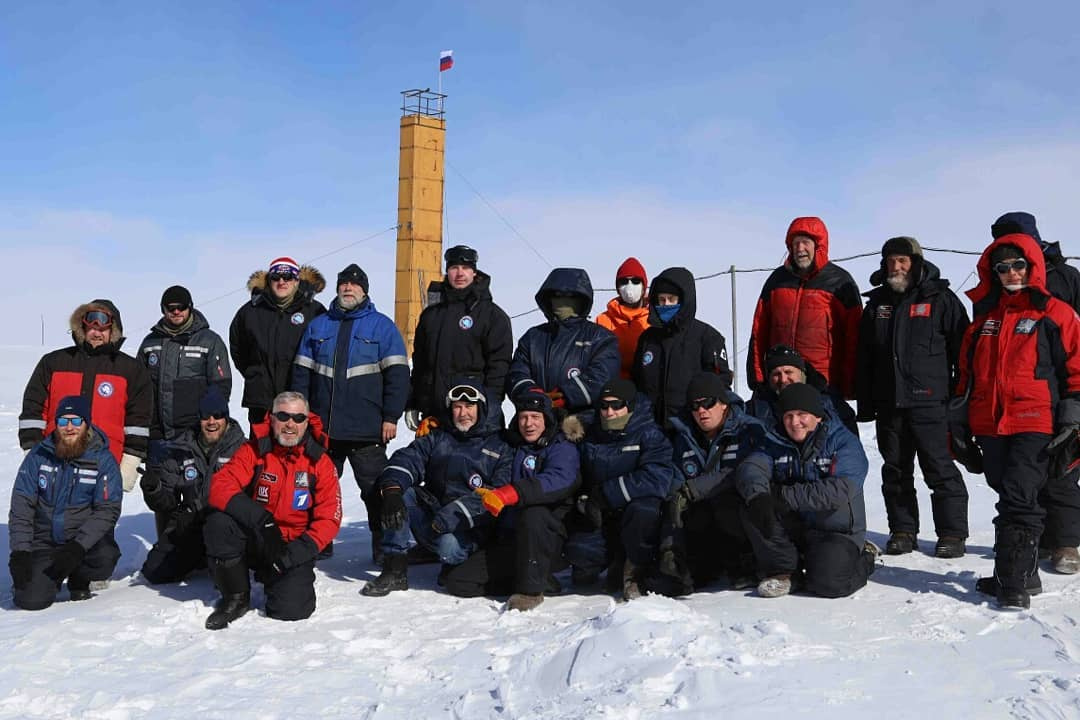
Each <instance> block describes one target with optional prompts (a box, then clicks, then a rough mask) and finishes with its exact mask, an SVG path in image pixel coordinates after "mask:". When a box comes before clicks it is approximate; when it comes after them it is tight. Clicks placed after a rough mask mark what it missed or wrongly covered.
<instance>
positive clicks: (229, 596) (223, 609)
mask: <svg viewBox="0 0 1080 720" xmlns="http://www.w3.org/2000/svg"><path fill="white" fill-rule="evenodd" d="M210 572H211V574H213V576H214V584H215V585H217V588H218V590H220V591H221V599H220V600H218V601H217V604H216V605H214V612H212V613H210V617H208V618H206V629H207V630H222V629H224V628H226V627H228V625H229V623H231V622H232V621H233V620H236V619H238V618H241V617H243V616H244V614H245V613H247V611H248V610H250V609H251V580H250V578H249V577H248V567H247V563H245V562H244V560H243V558H236V559H233V560H218V559H216V558H215V559H211V560H210Z"/></svg>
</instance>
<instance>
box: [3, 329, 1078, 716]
mask: <svg viewBox="0 0 1080 720" xmlns="http://www.w3.org/2000/svg"><path fill="white" fill-rule="evenodd" d="M40 353H41V350H40V348H4V353H3V354H2V355H0V377H2V378H4V379H3V380H0V437H5V438H8V440H7V441H6V442H5V443H4V444H3V449H2V450H0V477H2V478H3V479H2V480H0V488H2V491H3V495H4V496H5V497H6V496H8V495H9V492H10V490H9V488H10V485H11V481H12V478H13V477H14V475H15V472H16V469H17V467H18V464H19V462H20V461H21V459H22V453H21V452H20V451H19V450H18V448H17V446H16V442H15V436H16V427H17V422H16V421H17V417H18V412H19V407H20V403H21V397H22V390H23V386H24V383H25V381H26V378H27V377H28V376H29V374H30V371H31V370H32V368H33V365H34V363H35V362H36V361H37V358H38V357H39V355H40ZM235 409H236V410H239V408H238V407H237V408H235ZM863 442H864V444H865V445H866V447H867V451H868V454H869V455H870V458H871V475H870V478H869V480H868V482H867V493H866V495H867V504H868V507H867V511H868V515H869V520H870V528H871V533H870V537H871V538H872V539H874V540H875V541H877V542H878V543H879V544H883V542H884V533H885V530H886V523H885V520H884V517H885V516H884V510H883V507H882V503H881V497H880V493H879V491H878V479H877V478H878V475H877V473H878V467H879V465H880V459H879V458H878V457H877V453H876V450H875V449H874V442H873V430H872V427H870V426H868V425H864V426H863ZM968 480H969V488H970V492H971V523H972V537H971V539H970V540H969V545H968V549H969V554H968V555H967V557H965V558H963V559H961V560H957V561H946V560H938V559H936V558H933V557H930V556H929V555H927V554H926V553H927V552H928V551H931V550H932V547H933V537H932V535H933V533H932V530H930V529H928V530H927V531H926V532H925V533H924V536H925V538H926V540H924V542H923V547H922V552H919V553H915V554H912V555H908V556H903V557H900V558H887V559H885V561H884V564H883V565H882V566H880V567H879V568H878V570H877V572H876V573H875V574H874V575H873V577H872V578H871V581H870V584H869V586H867V587H866V588H864V589H863V590H861V591H860V592H858V593H856V594H855V595H854V596H853V597H850V598H846V599H840V600H822V599H818V598H813V597H806V596H790V597H784V598H779V599H775V600H765V599H761V598H757V597H754V596H753V594H752V593H749V592H746V591H737V592H736V591H731V590H725V589H723V588H721V587H716V588H712V589H710V590H709V591H706V592H702V593H699V594H697V595H694V596H692V597H690V598H687V599H684V600H671V599H667V598H662V597H646V598H643V599H641V600H639V601H635V602H632V603H629V604H620V603H616V602H615V601H614V600H612V599H611V598H610V597H608V596H606V595H602V594H592V595H584V596H583V595H563V596H561V597H555V598H550V599H548V600H547V601H546V602H544V604H543V605H541V606H540V608H538V609H537V610H536V611H534V612H531V613H527V614H522V613H517V612H511V613H507V612H503V607H502V602H500V601H499V600H492V599H479V600H459V599H455V598H452V597H449V596H447V595H445V594H443V593H441V592H439V591H438V590H437V589H436V586H435V574H436V567H435V566H419V567H413V568H412V569H411V570H410V583H411V585H412V587H413V589H411V590H410V591H408V592H406V593H394V594H393V595H391V596H389V597H386V598H365V597H362V596H361V595H359V593H358V591H359V589H360V587H361V585H362V581H363V580H366V579H369V578H371V577H373V576H374V574H375V570H374V568H373V567H372V565H371V563H370V560H369V558H370V556H371V553H370V546H369V542H368V534H367V525H366V520H365V517H364V510H363V506H362V504H361V503H360V501H359V497H358V493H357V491H356V489H355V485H354V484H353V482H352V479H351V476H350V475H348V474H347V476H346V478H345V480H344V481H343V489H344V490H345V492H344V495H345V498H346V502H345V522H344V524H343V527H342V530H341V534H340V535H339V536H338V542H337V545H336V552H335V555H334V557H333V558H332V559H330V560H328V561H324V562H321V563H320V565H319V567H318V572H317V581H316V590H317V592H318V603H319V606H318V609H317V610H316V612H315V615H314V616H313V617H312V618H311V619H310V620H308V621H305V622H298V623H283V622H276V621H272V620H269V619H267V618H266V617H265V615H263V614H262V612H261V610H260V611H259V612H252V613H249V614H248V615H247V616H245V617H244V618H242V619H241V620H239V621H238V622H236V623H235V624H234V625H233V626H232V627H230V628H229V629H227V630H225V631H222V632H216V633H211V632H208V631H207V630H205V629H203V622H204V621H205V619H206V616H207V615H208V614H209V612H210V609H211V604H212V603H213V601H214V599H215V597H216V592H215V591H214V589H213V587H212V585H211V583H210V580H209V578H208V577H207V576H206V575H205V574H202V575H199V576H196V577H194V578H193V579H192V580H191V581H190V582H188V583H184V584H182V585H178V586H168V587H162V588H152V587H149V586H147V585H145V584H144V583H143V582H142V581H141V580H140V579H139V576H138V573H137V570H138V568H139V566H140V565H141V564H142V562H143V560H144V558H145V557H146V551H147V549H148V547H149V544H150V542H151V540H152V537H153V521H152V517H151V515H150V514H149V512H148V511H147V510H146V507H145V505H144V504H143V502H142V499H141V497H140V496H139V494H138V493H134V494H132V495H128V496H126V497H125V503H124V512H123V515H122V517H121V519H120V524H119V527H118V531H117V539H118V541H119V542H120V546H121V549H122V550H123V557H122V558H121V560H120V564H119V566H118V567H117V570H116V573H115V574H114V579H113V583H112V586H111V587H109V588H108V589H107V590H105V591H103V592H101V593H100V594H99V595H98V596H97V597H95V598H94V599H93V600H91V601H89V602H85V603H77V604H72V603H69V602H67V601H66V593H63V594H61V596H60V601H59V602H57V604H55V605H54V606H53V607H52V608H50V609H49V610H45V611H43V612H38V613H30V612H25V611H20V610H16V609H14V607H13V605H12V603H11V586H10V578H9V577H8V576H7V574H6V572H3V571H0V575H2V578H0V618H2V619H0V718H31V717H47V718H61V717H64V718H67V717H72V718H74V717H78V718H110V719H115V720H121V719H123V718H141V717H153V718H191V717H206V718H246V717H256V716H257V717H259V718H267V719H269V718H278V717H322V718H338V717H340V718H429V717H430V718H443V717H451V718H470V719H471V718H559V719H560V720H564V719H565V720H569V719H572V718H620V719H622V718H630V719H634V718H653V717H674V718H705V717H722V716H727V717H740V718H741V717H765V718H768V717H778V718H781V717H782V718H788V717H791V716H800V717H826V716H828V717H831V718H863V717H877V718H932V717H976V718H1007V717H1018V718H1075V717H1080V644H1078V641H1080V635H1078V632H1077V627H1076V626H1077V620H1078V618H1080V607H1074V606H1076V605H1077V601H1078V599H1080V577H1062V576H1056V575H1053V574H1050V573H1046V572H1044V575H1043V583H1044V586H1045V588H1046V591H1045V592H1044V594H1043V595H1040V596H1038V597H1036V598H1035V599H1034V601H1033V603H1032V609H1031V611H1030V612H1020V613H1002V612H998V611H996V610H994V609H992V608H990V607H989V606H988V604H987V602H986V598H984V597H982V596H980V595H978V594H976V593H975V591H974V583H975V578H976V577H977V576H978V575H980V574H983V573H986V572H988V571H989V569H990V568H991V564H992V560H991V546H992V545H993V534H992V529H991V524H990V519H991V517H992V514H993V499H994V496H993V493H992V492H991V491H990V490H989V489H988V488H987V487H986V485H985V482H984V481H983V479H982V478H981V477H977V478H974V477H969V478H968ZM921 503H922V507H923V508H924V509H925V510H926V511H927V512H926V515H929V512H928V508H929V501H928V497H927V495H926V493H925V491H924V492H922V495H921ZM0 551H2V554H3V556H4V557H6V556H7V553H8V533H7V528H6V526H4V528H3V532H0ZM255 587H256V590H255V593H254V602H255V604H256V605H257V606H259V607H261V604H262V600H263V597H262V593H261V591H260V590H259V586H255Z"/></svg>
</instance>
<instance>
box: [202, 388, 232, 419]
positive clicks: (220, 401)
mask: <svg viewBox="0 0 1080 720" xmlns="http://www.w3.org/2000/svg"><path fill="white" fill-rule="evenodd" d="M211 415H224V416H225V417H229V403H228V402H226V401H225V396H224V395H222V394H221V390H220V389H219V388H218V386H217V385H211V386H210V387H208V388H206V392H205V393H203V396H202V399H201V400H199V417H200V418H202V419H204V420H205V419H206V418H208V417H210V416H211Z"/></svg>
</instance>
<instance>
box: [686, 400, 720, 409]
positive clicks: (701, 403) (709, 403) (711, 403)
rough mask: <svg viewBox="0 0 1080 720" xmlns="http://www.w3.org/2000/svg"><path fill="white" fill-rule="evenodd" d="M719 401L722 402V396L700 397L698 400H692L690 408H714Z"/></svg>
mask: <svg viewBox="0 0 1080 720" xmlns="http://www.w3.org/2000/svg"><path fill="white" fill-rule="evenodd" d="M718 402H720V398H714V397H707V398H698V399H697V400H691V401H690V409H691V410H701V409H702V408H704V409H706V410H712V409H713V408H714V407H716V403H718Z"/></svg>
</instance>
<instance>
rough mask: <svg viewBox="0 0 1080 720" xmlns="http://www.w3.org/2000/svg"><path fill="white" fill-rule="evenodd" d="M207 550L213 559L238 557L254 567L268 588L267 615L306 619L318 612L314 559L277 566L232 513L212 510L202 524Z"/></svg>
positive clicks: (285, 618)
mask: <svg viewBox="0 0 1080 720" xmlns="http://www.w3.org/2000/svg"><path fill="white" fill-rule="evenodd" d="M203 539H204V541H205V543H206V554H207V556H208V558H210V561H211V562H213V561H217V562H222V563H225V564H229V563H232V562H235V561H239V562H241V563H243V564H244V565H245V566H246V567H253V568H254V569H255V579H256V580H258V581H259V582H261V583H262V584H263V587H264V589H265V591H266V615H267V617H271V618H274V619H275V620H304V619H305V618H309V617H311V614H312V613H313V612H315V561H314V560H311V561H308V562H306V563H302V564H300V565H297V566H296V567H292V568H289V569H288V570H286V571H285V572H283V573H279V572H277V571H276V570H274V569H273V568H272V567H271V566H270V565H269V564H268V563H267V562H266V561H265V559H264V558H263V557H262V553H261V546H260V543H259V542H258V541H257V540H256V539H255V537H254V535H253V534H250V533H248V532H246V531H245V530H244V529H243V528H242V527H240V524H239V523H237V522H236V520H234V519H233V518H232V517H231V516H229V515H228V514H226V513H223V512H212V513H210V514H209V515H207V517H206V525H205V526H204V527H203Z"/></svg>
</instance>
